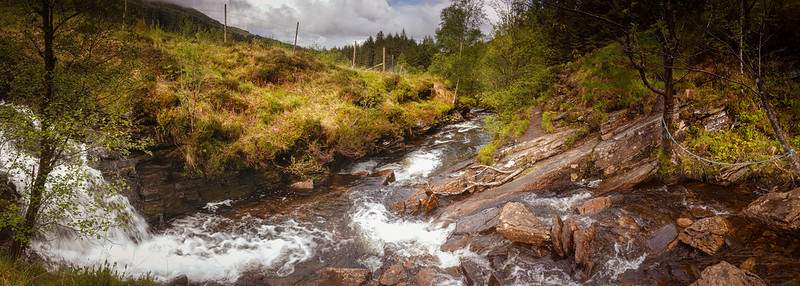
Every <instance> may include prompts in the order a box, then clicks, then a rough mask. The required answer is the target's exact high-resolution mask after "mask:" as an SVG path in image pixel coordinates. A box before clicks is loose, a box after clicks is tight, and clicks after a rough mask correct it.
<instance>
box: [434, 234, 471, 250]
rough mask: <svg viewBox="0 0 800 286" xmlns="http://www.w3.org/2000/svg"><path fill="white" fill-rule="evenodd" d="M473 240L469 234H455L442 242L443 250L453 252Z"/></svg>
mask: <svg viewBox="0 0 800 286" xmlns="http://www.w3.org/2000/svg"><path fill="white" fill-rule="evenodd" d="M470 241H471V239H470V237H469V236H468V235H455V236H454V237H450V238H448V239H447V241H445V243H444V244H442V247H441V250H442V251H447V252H453V251H456V250H459V249H462V248H464V247H467V245H469V242H470Z"/></svg>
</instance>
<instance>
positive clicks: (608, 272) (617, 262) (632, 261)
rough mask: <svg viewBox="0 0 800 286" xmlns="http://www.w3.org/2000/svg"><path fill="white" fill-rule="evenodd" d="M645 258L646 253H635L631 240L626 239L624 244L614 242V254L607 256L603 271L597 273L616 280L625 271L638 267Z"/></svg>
mask: <svg viewBox="0 0 800 286" xmlns="http://www.w3.org/2000/svg"><path fill="white" fill-rule="evenodd" d="M645 258H647V254H644V253H643V254H641V255H636V247H635V246H634V244H633V241H628V243H626V244H625V245H621V244H619V243H614V255H613V256H610V257H608V258H607V260H606V263H605V265H604V267H603V271H601V272H599V273H598V274H597V275H599V276H601V277H607V278H609V279H611V280H612V281H616V280H617V279H619V276H620V275H622V274H623V273H625V272H626V271H628V270H636V269H639V266H640V265H642V262H644V259H645ZM593 279H594V278H593Z"/></svg>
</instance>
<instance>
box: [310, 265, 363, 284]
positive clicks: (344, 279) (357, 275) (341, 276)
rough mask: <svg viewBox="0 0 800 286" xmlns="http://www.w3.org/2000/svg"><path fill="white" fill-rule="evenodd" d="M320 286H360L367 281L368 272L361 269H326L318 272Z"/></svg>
mask: <svg viewBox="0 0 800 286" xmlns="http://www.w3.org/2000/svg"><path fill="white" fill-rule="evenodd" d="M320 272H321V273H320V280H319V284H318V285H320V286H337V285H342V286H360V285H365V284H366V283H367V280H369V276H370V273H369V270H367V269H361V268H333V267H328V268H324V269H322V270H321V271H320Z"/></svg>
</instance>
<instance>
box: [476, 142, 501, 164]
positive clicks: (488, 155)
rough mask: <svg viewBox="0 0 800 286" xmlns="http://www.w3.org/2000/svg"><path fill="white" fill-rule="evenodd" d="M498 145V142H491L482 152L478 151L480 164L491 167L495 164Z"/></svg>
mask: <svg viewBox="0 0 800 286" xmlns="http://www.w3.org/2000/svg"><path fill="white" fill-rule="evenodd" d="M497 145H498V143H497V142H490V143H489V144H486V145H485V146H483V147H481V150H479V151H478V158H477V160H478V162H480V163H481V164H484V165H491V164H492V163H494V152H496V151H497Z"/></svg>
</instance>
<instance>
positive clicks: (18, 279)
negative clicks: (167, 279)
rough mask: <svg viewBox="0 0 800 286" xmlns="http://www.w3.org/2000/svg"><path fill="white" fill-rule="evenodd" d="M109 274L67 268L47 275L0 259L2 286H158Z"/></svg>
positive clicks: (42, 270) (144, 279)
mask: <svg viewBox="0 0 800 286" xmlns="http://www.w3.org/2000/svg"><path fill="white" fill-rule="evenodd" d="M122 276H123V275H122V274H121V273H117V272H115V271H113V270H110V269H109V267H101V268H98V269H75V268H64V269H61V270H59V271H54V272H48V271H47V270H46V269H45V268H44V267H42V266H41V265H37V264H29V263H25V262H19V261H18V262H12V261H10V260H8V259H6V258H0V285H3V286H33V285H40V286H63V285H70V286H151V285H152V286H156V285H159V284H158V283H156V282H155V281H154V280H153V279H152V278H150V277H127V278H126V279H122V278H121V277H122Z"/></svg>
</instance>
